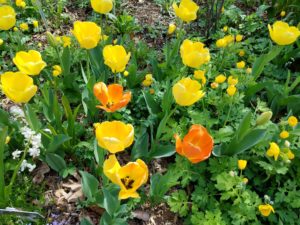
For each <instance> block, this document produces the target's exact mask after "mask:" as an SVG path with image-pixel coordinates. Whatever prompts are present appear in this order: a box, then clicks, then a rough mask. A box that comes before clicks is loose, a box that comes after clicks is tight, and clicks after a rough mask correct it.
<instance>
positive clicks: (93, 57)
mask: <svg viewBox="0 0 300 225" xmlns="http://www.w3.org/2000/svg"><path fill="white" fill-rule="evenodd" d="M88 53H89V58H90V63H91V68H92V71H93V74H94V76H95V77H96V80H99V81H103V82H106V81H107V79H108V77H109V73H108V70H107V67H106V66H105V65H104V60H103V55H102V48H101V47H100V46H97V47H96V48H93V49H90V50H88ZM99 76H100V77H99Z"/></svg>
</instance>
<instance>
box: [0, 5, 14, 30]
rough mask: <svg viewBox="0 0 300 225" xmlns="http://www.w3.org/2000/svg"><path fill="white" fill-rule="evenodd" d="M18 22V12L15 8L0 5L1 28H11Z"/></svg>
mask: <svg viewBox="0 0 300 225" xmlns="http://www.w3.org/2000/svg"><path fill="white" fill-rule="evenodd" d="M15 24H16V12H15V10H14V8H12V7H10V6H8V5H3V6H0V30H9V29H10V28H12V27H14V26H15Z"/></svg>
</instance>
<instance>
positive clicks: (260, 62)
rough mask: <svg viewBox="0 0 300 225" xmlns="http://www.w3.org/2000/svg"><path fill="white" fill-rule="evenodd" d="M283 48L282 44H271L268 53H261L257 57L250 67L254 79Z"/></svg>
mask: <svg viewBox="0 0 300 225" xmlns="http://www.w3.org/2000/svg"><path fill="white" fill-rule="evenodd" d="M282 49H283V46H278V45H276V46H273V47H272V48H271V50H270V52H269V53H267V54H263V55H261V56H260V57H258V58H257V59H256V60H255V62H254V64H253V67H252V76H253V77H254V80H256V79H257V78H258V77H259V76H260V75H261V73H262V72H263V70H264V67H265V66H266V65H267V64H268V63H269V62H270V61H272V60H273V59H274V58H275V57H276V56H277V55H279V53H280V52H281V50H282Z"/></svg>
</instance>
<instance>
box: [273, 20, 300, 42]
mask: <svg viewBox="0 0 300 225" xmlns="http://www.w3.org/2000/svg"><path fill="white" fill-rule="evenodd" d="M268 28H269V33H270V36H271V39H272V40H273V41H274V42H275V43H276V44H278V45H290V44H292V43H294V42H295V41H296V40H297V38H298V37H299V36H300V31H299V29H298V28H297V27H295V26H289V24H287V23H285V22H282V21H276V22H275V23H274V24H273V25H272V26H271V25H270V24H269V25H268Z"/></svg>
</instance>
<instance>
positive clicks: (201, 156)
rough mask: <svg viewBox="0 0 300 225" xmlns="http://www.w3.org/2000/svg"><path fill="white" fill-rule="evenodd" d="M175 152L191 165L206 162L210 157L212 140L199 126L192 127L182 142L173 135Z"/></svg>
mask: <svg viewBox="0 0 300 225" xmlns="http://www.w3.org/2000/svg"><path fill="white" fill-rule="evenodd" d="M174 138H175V139H176V152H177V153H178V154H180V155H182V156H185V157H186V158H188V160H190V161H191V162H192V163H198V162H201V161H204V160H206V159H207V158H209V156H210V155H211V152H212V149H213V145H214V140H213V138H212V137H211V136H210V134H209V133H208V132H207V130H206V129H205V128H204V127H203V126H201V125H192V126H191V128H190V130H189V132H188V134H187V135H185V137H184V138H183V140H181V139H180V137H179V136H178V135H177V134H175V135H174Z"/></svg>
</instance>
